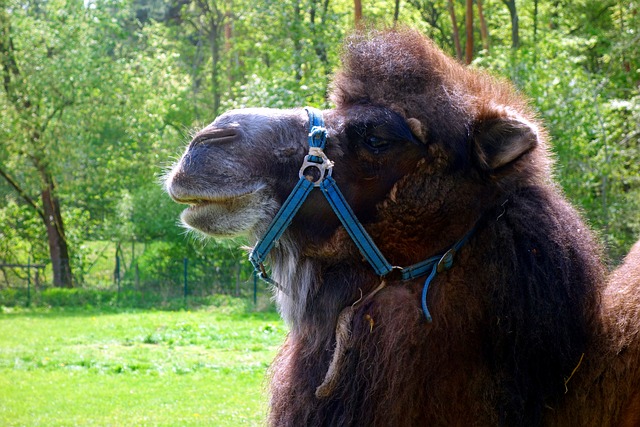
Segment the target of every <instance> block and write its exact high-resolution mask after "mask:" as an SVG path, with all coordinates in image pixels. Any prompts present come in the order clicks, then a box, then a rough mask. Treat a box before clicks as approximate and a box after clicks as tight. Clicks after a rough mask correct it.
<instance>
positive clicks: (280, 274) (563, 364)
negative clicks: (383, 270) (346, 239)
mask: <svg viewBox="0 0 640 427" xmlns="http://www.w3.org/2000/svg"><path fill="white" fill-rule="evenodd" d="M560 218H561V219H560ZM595 246H597V245H595ZM593 247H594V242H593V241H592V237H591V235H590V232H589V231H588V229H587V228H586V227H585V225H584V224H583V223H582V221H581V220H580V218H579V216H578V215H577V214H576V213H575V211H574V210H573V209H572V208H571V207H570V206H569V205H568V204H567V203H566V202H565V201H564V200H562V199H561V198H559V197H558V195H557V194H555V190H553V189H544V188H540V187H531V188H525V189H520V190H518V191H516V192H514V193H513V194H511V195H510V196H509V199H508V204H507V205H506V206H500V205H496V206H494V208H493V209H492V210H491V209H490V210H489V212H487V213H486V215H485V221H484V222H483V224H481V226H480V227H479V230H478V231H477V232H476V234H475V235H474V237H473V238H472V239H471V241H470V242H469V243H468V244H467V246H466V247H465V248H464V249H463V250H462V251H461V252H460V253H459V254H458V257H457V259H456V263H455V266H454V268H453V269H451V270H450V271H448V272H446V273H444V274H441V275H439V276H437V277H436V279H435V280H434V282H433V284H432V288H431V290H430V292H429V306H430V308H431V311H432V315H433V317H434V320H433V323H432V324H429V323H427V322H426V321H425V320H424V317H423V315H422V312H421V310H420V305H419V293H420V291H421V288H422V285H423V278H421V279H416V280H414V281H411V282H390V283H389V284H388V286H387V288H385V289H384V290H383V291H381V292H380V293H379V294H377V295H376V297H375V298H374V299H373V300H372V301H370V302H369V303H367V304H365V305H362V306H359V307H358V309H357V310H356V313H355V315H354V318H353V322H352V338H351V350H350V351H349V352H348V354H347V358H346V360H347V362H346V363H345V365H344V367H343V369H342V371H343V372H342V374H341V379H340V381H339V384H338V387H337V389H336V390H335V392H334V394H333V395H332V396H331V397H329V398H327V399H317V398H316V397H315V395H314V391H315V388H316V387H317V386H318V385H319V384H320V383H321V382H322V380H323V378H324V375H325V373H326V370H327V367H328V364H329V361H330V360H331V356H332V353H333V349H334V345H335V337H334V331H335V324H336V319H337V316H338V314H339V313H340V311H341V310H342V309H343V308H344V307H345V306H347V305H348V304H351V303H353V302H354V301H355V300H357V299H358V297H359V296H360V293H361V292H364V293H366V292H368V291H370V290H371V289H373V288H375V287H376V286H377V285H378V284H379V279H378V278H377V277H375V275H374V274H372V272H371V271H370V270H368V269H367V266H366V264H364V263H363V261H362V260H361V258H360V257H359V256H357V255H356V254H354V257H353V258H350V259H341V260H338V261H331V260H328V259H314V258H307V257H304V256H302V255H301V251H300V250H299V249H298V247H296V246H295V245H294V244H293V243H292V242H285V243H284V244H281V245H280V248H278V250H277V252H276V253H275V254H274V278H275V279H276V280H279V281H280V282H281V283H286V286H284V292H280V291H278V292H277V297H276V298H277V300H278V303H279V307H280V310H281V312H282V314H283V316H284V317H285V319H286V320H287V322H288V323H289V324H290V325H291V332H290V334H289V336H288V338H287V341H286V343H285V345H284V346H283V348H282V350H281V352H280V354H279V355H278V357H277V359H276V361H275V362H274V364H273V366H272V369H271V375H272V383H271V384H272V385H271V413H270V423H271V424H272V425H278V426H299V425H342V426H348V425H354V426H355V425H371V426H386V425H408V426H411V425H427V424H429V423H431V424H435V425H541V424H545V423H546V422H547V421H548V420H550V419H551V418H553V417H550V415H549V413H551V412H553V411H557V410H561V408H562V405H563V396H564V392H565V381H566V379H567V378H568V377H569V376H570V375H571V373H572V371H573V370H574V368H575V367H576V365H577V364H578V362H579V360H580V358H581V356H582V354H583V353H585V352H586V350H587V348H588V347H589V345H590V344H591V342H592V341H593V340H594V338H593V337H592V336H591V335H590V332H589V331H591V330H593V329H594V328H593V327H592V326H593V323H594V322H595V320H594V318H593V316H591V315H590V314H589V313H595V312H596V310H595V307H596V306H597V305H598V304H599V295H600V286H601V283H603V281H604V280H603V277H604V272H603V268H602V265H601V264H600V262H599V261H598V255H599V253H595V254H594V253H593V252H592V248H593ZM285 292H286V294H285ZM461 408H462V409H461ZM545 420H547V421H545Z"/></svg>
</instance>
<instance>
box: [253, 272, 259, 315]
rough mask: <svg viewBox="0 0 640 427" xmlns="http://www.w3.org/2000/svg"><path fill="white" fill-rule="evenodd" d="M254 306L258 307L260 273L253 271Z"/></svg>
mask: <svg viewBox="0 0 640 427" xmlns="http://www.w3.org/2000/svg"><path fill="white" fill-rule="evenodd" d="M253 305H254V306H256V305H258V273H256V271H255V270H254V271H253Z"/></svg>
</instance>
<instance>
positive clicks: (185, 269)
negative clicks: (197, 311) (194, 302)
mask: <svg viewBox="0 0 640 427" xmlns="http://www.w3.org/2000/svg"><path fill="white" fill-rule="evenodd" d="M183 261H184V305H185V306H186V305H187V294H188V293H189V287H188V284H187V276H188V274H187V273H188V263H189V261H188V259H187V258H186V257H185V258H184V260H183Z"/></svg>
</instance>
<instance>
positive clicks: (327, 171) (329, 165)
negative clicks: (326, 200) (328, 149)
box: [298, 147, 333, 187]
mask: <svg viewBox="0 0 640 427" xmlns="http://www.w3.org/2000/svg"><path fill="white" fill-rule="evenodd" d="M311 157H315V158H320V159H322V162H321V163H318V162H314V161H313V160H311ZM309 168H315V169H317V170H318V173H319V175H318V178H317V179H314V178H313V176H311V175H309V174H306V173H305V171H306V170H307V169H309ZM331 172H333V162H332V161H331V160H329V158H328V157H327V155H326V154H324V151H322V150H321V149H319V148H316V147H312V148H311V149H309V154H307V155H306V156H305V157H304V161H303V162H302V166H301V167H300V172H299V173H298V176H299V177H300V178H305V179H308V180H309V181H311V182H312V183H313V186H314V187H320V184H321V183H322V181H323V180H324V179H325V178H326V177H328V176H331Z"/></svg>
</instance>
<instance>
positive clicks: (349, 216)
mask: <svg viewBox="0 0 640 427" xmlns="http://www.w3.org/2000/svg"><path fill="white" fill-rule="evenodd" d="M320 189H321V190H322V193H323V194H324V196H325V197H326V199H327V200H328V201H329V204H330V205H331V208H332V209H333V211H334V212H335V213H336V215H337V217H338V218H339V219H340V222H342V225H343V226H344V228H345V229H346V230H347V233H349V236H351V240H353V241H354V242H355V244H356V246H357V247H358V249H359V250H360V253H362V255H363V256H364V257H365V258H366V259H367V261H369V264H371V266H372V267H373V269H374V270H375V271H376V274H378V275H379V276H385V275H387V274H388V273H389V272H390V271H391V270H393V266H392V265H391V264H389V261H387V260H386V259H385V257H384V255H382V252H380V250H379V249H378V247H377V246H376V245H375V243H373V239H371V236H369V233H367V231H366V230H365V229H364V227H363V226H362V224H360V221H358V220H357V219H356V215H355V214H354V213H353V210H352V209H351V207H350V206H349V204H348V203H347V201H346V200H345V198H344V196H343V195H342V193H341V192H340V190H339V189H338V186H337V184H336V181H335V180H334V179H333V178H332V177H330V176H328V177H326V178H325V179H324V181H322V184H320Z"/></svg>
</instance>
